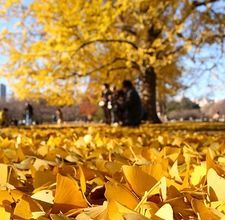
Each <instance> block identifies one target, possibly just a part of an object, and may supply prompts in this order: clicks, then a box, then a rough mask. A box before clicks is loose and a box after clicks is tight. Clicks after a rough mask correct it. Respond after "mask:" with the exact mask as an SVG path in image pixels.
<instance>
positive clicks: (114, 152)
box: [0, 123, 225, 220]
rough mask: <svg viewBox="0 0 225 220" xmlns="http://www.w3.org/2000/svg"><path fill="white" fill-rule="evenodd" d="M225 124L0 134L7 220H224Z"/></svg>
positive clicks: (1, 199) (1, 210)
mask: <svg viewBox="0 0 225 220" xmlns="http://www.w3.org/2000/svg"><path fill="white" fill-rule="evenodd" d="M224 174H225V124H215V123H211V124H207V123H198V124H194V123H189V124H165V125H143V126H141V127H140V128H136V129H132V128H114V127H109V126H100V125H92V126H89V127H88V126H80V127H63V128H59V127H50V126H46V127H44V126H43V127H33V128H13V127H11V128H4V129H1V130H0V219H1V220H10V219H38V220H47V219H52V220H69V219H77V220H83V219H84V220H86V219H87V220H89V219H99V220H100V219H106V220H107V219H112V220H117V219H118V220H119V219H127V220H136V219H137V220H144V219H156V220H157V219H166V220H172V219H225V217H224V216H225V175H224Z"/></svg>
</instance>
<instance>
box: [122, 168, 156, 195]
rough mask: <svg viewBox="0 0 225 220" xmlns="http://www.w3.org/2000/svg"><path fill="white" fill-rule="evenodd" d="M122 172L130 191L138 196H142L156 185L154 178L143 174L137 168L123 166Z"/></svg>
mask: <svg viewBox="0 0 225 220" xmlns="http://www.w3.org/2000/svg"><path fill="white" fill-rule="evenodd" d="M122 170H123V174H124V176H125V178H126V180H127V182H128V184H129V185H130V187H131V189H132V190H133V191H134V192H135V193H136V194H137V195H139V196H143V195H144V193H145V192H146V191H149V190H150V189H151V188H152V187H153V186H154V185H155V184H156V183H157V181H156V179H155V178H154V177H152V176H150V175H148V174H147V173H145V172H143V171H142V170H141V168H140V167H138V166H127V165H124V166H123V167H122ZM140 180H141V181H140Z"/></svg>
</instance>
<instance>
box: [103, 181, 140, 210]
mask: <svg viewBox="0 0 225 220" xmlns="http://www.w3.org/2000/svg"><path fill="white" fill-rule="evenodd" d="M105 188H106V191H105V197H106V198H107V200H108V201H117V202H119V203H120V204H122V205H124V206H126V207H128V208H130V209H134V208H135V207H136V205H137V204H138V199H137V198H136V197H135V196H134V195H133V194H132V192H130V191H129V190H128V189H127V188H126V187H125V186H123V185H121V184H117V183H111V182H108V183H106V185H105Z"/></svg>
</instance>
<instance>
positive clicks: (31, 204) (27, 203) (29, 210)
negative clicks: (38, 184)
mask: <svg viewBox="0 0 225 220" xmlns="http://www.w3.org/2000/svg"><path fill="white" fill-rule="evenodd" d="M36 212H37V213H41V215H43V214H44V212H43V210H42V208H41V206H40V205H39V204H38V203H37V202H35V201H34V200H32V199H31V198H30V197H29V196H27V195H24V196H23V197H22V198H21V199H20V200H19V202H18V203H17V204H16V207H15V210H14V219H18V218H20V219H31V218H33V213H34V214H35V213H36Z"/></svg>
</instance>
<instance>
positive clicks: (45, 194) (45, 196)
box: [31, 190, 54, 204]
mask: <svg viewBox="0 0 225 220" xmlns="http://www.w3.org/2000/svg"><path fill="white" fill-rule="evenodd" d="M31 198H33V199H36V200H38V201H42V202H46V203H49V204H53V203H54V202H53V200H54V196H53V192H52V191H51V190H41V191H39V192H36V193H35V194H33V195H32V196H31Z"/></svg>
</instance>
